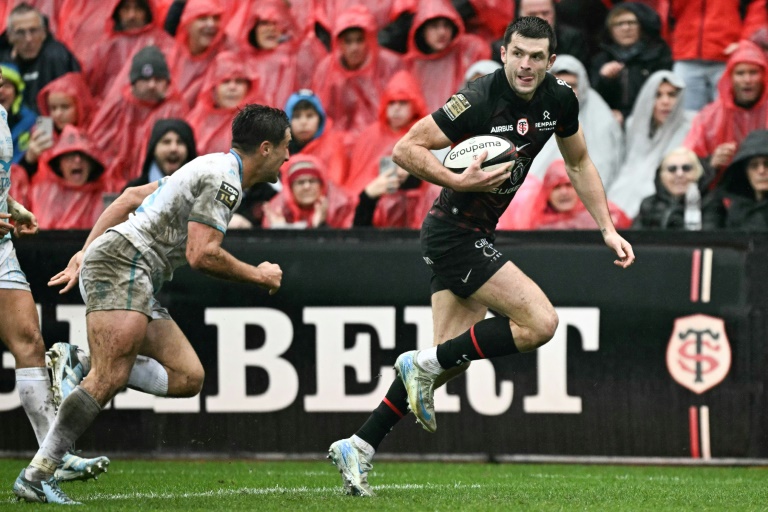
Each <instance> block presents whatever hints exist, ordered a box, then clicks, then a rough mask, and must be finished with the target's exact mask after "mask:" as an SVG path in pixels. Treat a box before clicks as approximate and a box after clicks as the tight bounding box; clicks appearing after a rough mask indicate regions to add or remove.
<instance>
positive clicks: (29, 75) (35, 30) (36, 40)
mask: <svg viewBox="0 0 768 512" xmlns="http://www.w3.org/2000/svg"><path fill="white" fill-rule="evenodd" d="M6 33H7V34H8V42H9V43H10V47H3V48H2V49H0V62H11V63H13V64H15V65H16V67H18V68H19V74H20V75H21V79H22V80H23V81H24V84H25V87H24V99H23V102H24V105H26V106H27V107H29V109H31V110H33V111H34V112H37V94H38V93H39V92H40V90H42V88H43V87H45V86H46V85H48V84H49V83H50V82H52V81H53V80H55V79H56V78H58V77H60V76H62V75H64V74H65V73H69V72H70V71H80V64H79V63H78V61H77V59H76V58H75V56H74V55H72V53H71V52H70V51H69V50H68V49H67V47H66V46H64V45H63V44H61V43H60V42H59V41H57V40H56V39H54V37H53V36H52V35H51V34H50V33H49V32H48V30H47V28H46V25H45V20H44V18H43V15H42V14H41V13H40V12H39V11H37V10H36V9H35V8H34V7H32V6H31V5H29V4H27V3H21V4H19V5H17V6H16V7H14V8H13V10H11V14H10V16H8V30H7V32H6Z"/></svg>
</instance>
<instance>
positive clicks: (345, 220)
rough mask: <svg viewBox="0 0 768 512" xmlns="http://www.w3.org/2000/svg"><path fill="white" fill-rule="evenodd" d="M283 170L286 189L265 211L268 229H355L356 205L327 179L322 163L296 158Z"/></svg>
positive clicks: (312, 158) (307, 158) (307, 156)
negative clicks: (353, 226) (353, 227)
mask: <svg viewBox="0 0 768 512" xmlns="http://www.w3.org/2000/svg"><path fill="white" fill-rule="evenodd" d="M283 169H284V170H285V172H283V173H282V181H283V188H282V190H281V191H280V193H279V194H277V195H276V196H275V197H274V198H272V200H271V201H270V202H269V203H268V204H267V205H266V206H265V207H264V214H265V215H264V227H266V228H274V229H282V228H291V229H312V228H320V227H329V228H348V227H350V226H351V225H352V216H353V214H354V202H353V201H352V199H351V198H350V197H349V196H348V195H347V194H346V192H344V191H343V190H342V189H341V188H340V187H338V186H336V185H335V184H334V183H333V182H331V181H329V180H328V179H327V178H326V175H325V172H324V171H325V169H324V167H323V164H322V162H320V160H318V159H317V158H315V157H313V156H310V155H296V156H293V157H291V159H290V160H288V162H286V164H285V165H284V166H283Z"/></svg>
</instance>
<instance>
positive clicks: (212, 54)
mask: <svg viewBox="0 0 768 512" xmlns="http://www.w3.org/2000/svg"><path fill="white" fill-rule="evenodd" d="M215 15H219V16H222V20H221V28H220V30H219V33H218V34H217V36H216V38H215V39H214V41H213V42H212V43H211V45H210V46H209V47H208V49H206V50H205V51H204V52H203V53H201V54H198V55H192V54H191V53H190V51H189V26H190V24H191V23H192V22H193V21H194V20H195V19H197V18H200V17H203V16H215ZM225 22H226V19H225V10H224V8H223V7H222V6H221V4H220V2H219V1H218V0H188V1H187V4H186V6H185V7H184V12H183V13H182V15H181V20H179V27H178V29H177V30H176V44H177V53H176V56H175V58H170V59H168V67H169V68H170V69H171V76H172V77H173V82H174V85H175V87H176V90H177V91H180V92H181V96H182V98H183V100H184V102H185V103H186V104H187V105H188V106H189V107H192V106H193V105H194V103H195V100H196V99H197V95H198V94H199V93H200V88H201V87H202V86H203V79H204V78H205V73H206V72H207V71H208V68H209V67H210V65H211V63H212V62H213V59H215V58H216V55H217V54H219V53H221V52H224V51H234V52H238V51H240V48H239V47H238V45H237V43H235V41H234V40H232V39H230V38H229V37H228V36H227V35H226V34H225V32H224V26H225Z"/></svg>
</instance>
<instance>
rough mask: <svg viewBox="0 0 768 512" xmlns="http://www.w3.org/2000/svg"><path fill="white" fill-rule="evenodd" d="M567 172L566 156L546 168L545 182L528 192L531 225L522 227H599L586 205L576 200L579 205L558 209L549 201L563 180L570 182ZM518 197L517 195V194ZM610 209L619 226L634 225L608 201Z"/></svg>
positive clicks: (620, 227) (522, 205)
mask: <svg viewBox="0 0 768 512" xmlns="http://www.w3.org/2000/svg"><path fill="white" fill-rule="evenodd" d="M570 183H571V180H570V179H569V178H568V173H567V172H566V170H565V162H564V161H563V160H555V161H554V162H552V164H551V165H550V166H549V168H548V169H547V174H546V175H545V176H544V184H543V185H542V186H541V187H540V188H539V190H538V192H537V193H535V194H530V195H529V196H528V198H529V202H528V203H527V204H521V207H524V208H525V209H528V210H530V225H529V226H528V227H527V228H524V227H521V229H597V223H595V220H594V219H593V218H592V216H591V215H590V214H589V212H588V211H587V208H586V207H585V206H584V204H583V203H582V202H581V199H579V200H577V203H576V206H574V207H573V209H572V210H570V211H567V212H558V211H556V210H555V209H554V208H552V206H551V205H550V204H549V196H550V194H551V193H552V191H553V190H554V189H555V188H556V187H558V186H559V185H563V184H570ZM516 199H517V198H516ZM608 211H609V212H610V214H611V218H612V219H613V223H614V225H615V226H616V228H617V229H624V228H628V227H630V226H631V225H632V220H631V219H629V218H628V217H627V216H626V215H624V212H622V211H621V209H620V208H619V207H618V206H616V205H615V204H613V203H611V202H609V203H608Z"/></svg>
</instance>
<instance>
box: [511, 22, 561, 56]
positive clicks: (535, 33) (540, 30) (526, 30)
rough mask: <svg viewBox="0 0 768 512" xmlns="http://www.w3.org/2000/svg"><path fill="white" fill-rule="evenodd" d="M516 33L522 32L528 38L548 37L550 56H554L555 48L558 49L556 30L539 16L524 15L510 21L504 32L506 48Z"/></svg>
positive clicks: (521, 34)
mask: <svg viewBox="0 0 768 512" xmlns="http://www.w3.org/2000/svg"><path fill="white" fill-rule="evenodd" d="M514 34H520V36H522V37H525V38H527V39H548V40H549V48H548V50H549V55H550V56H552V55H553V54H554V53H555V49H557V38H556V37H555V31H554V30H553V29H552V27H551V26H550V24H549V23H547V21H546V20H543V19H541V18H539V17H536V16H523V17H522V18H517V19H516V20H514V21H513V22H512V23H510V24H509V25H508V26H507V30H506V31H505V32H504V47H505V48H506V47H507V46H509V42H510V41H511V40H512V36H513V35H514Z"/></svg>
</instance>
